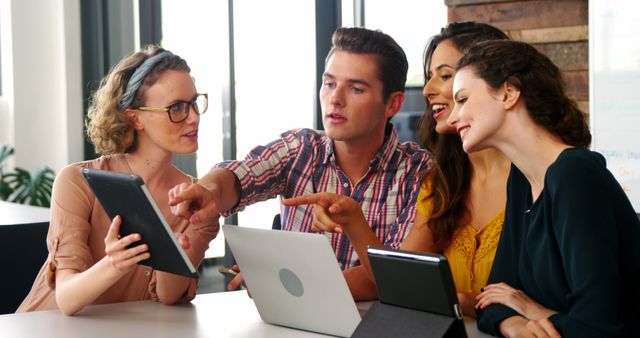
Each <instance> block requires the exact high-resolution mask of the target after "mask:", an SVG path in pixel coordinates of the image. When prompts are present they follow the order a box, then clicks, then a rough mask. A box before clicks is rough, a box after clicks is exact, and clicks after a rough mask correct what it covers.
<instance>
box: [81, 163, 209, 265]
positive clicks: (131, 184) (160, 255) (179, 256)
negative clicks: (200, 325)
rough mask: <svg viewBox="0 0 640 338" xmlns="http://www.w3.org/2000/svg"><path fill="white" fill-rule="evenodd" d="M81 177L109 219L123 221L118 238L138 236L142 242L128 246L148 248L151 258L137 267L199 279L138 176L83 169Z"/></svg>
mask: <svg viewBox="0 0 640 338" xmlns="http://www.w3.org/2000/svg"><path fill="white" fill-rule="evenodd" d="M82 175H83V176H84V178H85V179H86V180H87V182H88V183H89V186H90V187H91V189H92V190H93V192H94V193H95V195H96V197H97V198H98V200H99V201H100V204H101V205H102V207H103V208H104V211H105V212H106V213H107V215H108V216H109V218H110V219H113V218H114V217H116V215H120V216H121V217H122V224H121V225H120V235H121V236H126V235H129V234H132V233H138V234H140V236H142V239H141V240H140V241H138V242H135V243H132V244H131V246H135V245H138V244H142V243H146V244H147V245H148V246H149V253H150V254H151V257H149V258H148V259H145V260H143V261H141V262H140V264H142V265H146V266H149V267H152V268H154V269H156V270H160V271H165V272H170V273H174V274H178V275H183V276H188V277H195V278H197V277H198V270H197V269H196V268H195V267H194V266H193V264H192V263H191V260H190V259H189V257H188V256H187V254H186V252H185V251H184V250H183V249H182V246H181V245H180V243H179V242H178V240H177V239H176V237H175V235H174V233H173V230H172V229H171V227H170V226H169V223H167V221H166V219H165V218H164V216H163V215H162V212H161V211H160V208H158V206H157V205H156V202H155V200H154V199H153V197H152V196H151V193H150V192H149V190H148V189H147V187H146V186H145V184H144V181H143V180H142V178H140V176H137V175H131V174H124V173H118V172H112V171H105V170H97V169H89V168H83V169H82Z"/></svg>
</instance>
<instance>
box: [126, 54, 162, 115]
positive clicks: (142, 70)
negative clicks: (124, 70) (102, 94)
mask: <svg viewBox="0 0 640 338" xmlns="http://www.w3.org/2000/svg"><path fill="white" fill-rule="evenodd" d="M170 56H173V53H171V52H170V51H168V50H165V51H164V52H162V53H159V54H157V55H154V56H152V57H150V58H148V59H146V60H144V62H143V63H142V64H141V65H140V66H139V67H138V68H137V69H136V70H135V72H133V75H131V79H129V83H127V89H126V90H125V91H124V94H122V97H121V98H120V109H125V108H127V107H129V105H130V104H131V102H133V99H134V98H135V97H136V92H138V89H139V88H140V85H141V84H142V81H143V80H144V78H145V77H147V74H149V72H150V71H151V70H152V69H153V67H155V66H156V65H157V64H158V62H160V61H162V60H164V59H166V58H168V57H170Z"/></svg>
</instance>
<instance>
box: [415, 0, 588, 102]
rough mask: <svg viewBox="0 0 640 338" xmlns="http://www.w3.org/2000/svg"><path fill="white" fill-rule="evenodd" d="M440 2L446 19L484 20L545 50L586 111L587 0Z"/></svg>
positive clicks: (453, 0) (465, 0)
mask: <svg viewBox="0 0 640 338" xmlns="http://www.w3.org/2000/svg"><path fill="white" fill-rule="evenodd" d="M426 1H430V0H426ZM444 2H445V4H446V5H447V6H448V7H449V10H448V12H449V14H448V16H449V17H448V20H449V22H454V21H469V20H473V21H479V22H486V23H489V24H492V25H494V26H496V27H498V28H500V29H502V30H503V31H505V32H506V33H507V34H508V35H509V36H510V37H511V38H512V39H514V40H518V41H524V42H528V43H531V44H532V45H534V46H535V47H536V48H538V50H540V51H541V52H543V53H545V54H546V55H547V56H548V57H549V58H550V59H551V61H553V62H554V63H555V64H556V65H557V66H558V67H559V68H560V69H561V70H562V72H563V74H564V77H565V81H566V83H567V91H568V92H569V95H570V96H571V97H572V98H574V99H575V100H577V101H578V103H579V105H580V107H581V108H582V110H583V111H584V112H585V113H588V112H589V30H588V28H589V27H588V24H589V1H588V0H554V1H551V0H445V1H444Z"/></svg>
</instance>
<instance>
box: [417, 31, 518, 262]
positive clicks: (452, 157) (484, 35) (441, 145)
mask: <svg viewBox="0 0 640 338" xmlns="http://www.w3.org/2000/svg"><path fill="white" fill-rule="evenodd" d="M508 38H509V37H508V36H507V35H506V34H505V33H504V32H502V31H501V30H499V29H498V28H495V27H493V26H491V25H487V24H484V23H479V22H471V21H469V22H453V23H450V24H448V25H447V26H446V27H444V28H442V30H441V31H440V34H438V35H435V36H433V37H432V38H431V40H429V43H428V44H427V47H426V48H425V52H424V68H423V69H424V78H425V85H426V84H427V82H428V81H429V78H430V77H429V68H430V67H431V58H432V56H433V52H434V51H435V50H436V48H437V47H438V45H439V44H440V43H441V42H443V41H445V40H448V41H451V42H452V43H453V45H454V46H455V47H456V48H457V49H458V51H459V52H460V53H462V54H464V53H466V51H467V50H469V48H471V47H472V46H474V45H476V44H478V43H479V42H481V41H487V40H496V39H508ZM425 100H426V103H427V107H426V110H425V113H424V114H423V115H422V117H421V118H420V121H419V122H418V136H419V137H420V142H421V144H422V146H423V147H424V148H426V149H427V150H429V151H431V152H432V153H433V155H434V156H435V159H436V161H435V165H434V166H433V167H432V169H431V170H430V171H428V172H427V173H426V175H425V177H424V178H423V180H422V184H423V186H424V185H427V182H429V183H428V185H429V186H430V188H431V189H430V193H429V194H428V195H427V196H426V197H425V200H424V201H418V203H424V202H426V200H431V204H432V213H431V215H430V217H429V223H428V226H429V228H430V229H431V232H432V233H433V238H434V248H435V249H437V250H444V249H445V248H446V247H447V246H448V245H449V244H450V243H451V238H453V235H454V233H455V231H456V230H457V228H458V227H459V226H461V225H464V224H466V223H467V222H469V216H470V215H469V208H468V206H467V198H468V195H469V189H470V185H471V176H472V174H473V168H472V166H471V161H469V156H468V155H467V154H466V153H465V152H464V150H462V141H461V140H460V136H458V135H456V134H447V135H441V134H438V133H437V132H436V121H435V119H434V118H433V110H432V109H431V105H430V104H429V100H427V98H426V97H425Z"/></svg>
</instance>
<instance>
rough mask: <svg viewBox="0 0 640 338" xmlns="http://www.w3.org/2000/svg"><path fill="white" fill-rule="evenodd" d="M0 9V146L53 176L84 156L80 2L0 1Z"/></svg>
mask: <svg viewBox="0 0 640 338" xmlns="http://www.w3.org/2000/svg"><path fill="white" fill-rule="evenodd" d="M0 9H1V10H2V13H3V14H2V18H1V19H2V30H3V31H2V77H3V79H2V80H3V100H4V101H5V104H2V103H0V109H6V110H5V111H2V112H0V124H1V125H2V127H0V132H2V135H1V136H0V141H1V142H3V143H9V144H13V145H14V146H15V148H16V155H15V164H16V165H18V166H21V167H23V168H25V169H27V170H31V171H32V170H34V169H36V168H39V167H42V166H44V165H47V166H49V167H51V168H53V169H54V170H55V171H56V172H57V171H59V170H60V169H61V168H62V167H64V166H65V165H67V164H68V163H70V162H75V161H79V160H81V159H82V157H83V145H82V85H81V82H82V63H81V49H80V2H79V0H0ZM6 13H10V15H11V17H10V19H7V15H6ZM7 21H9V22H7Z"/></svg>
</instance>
